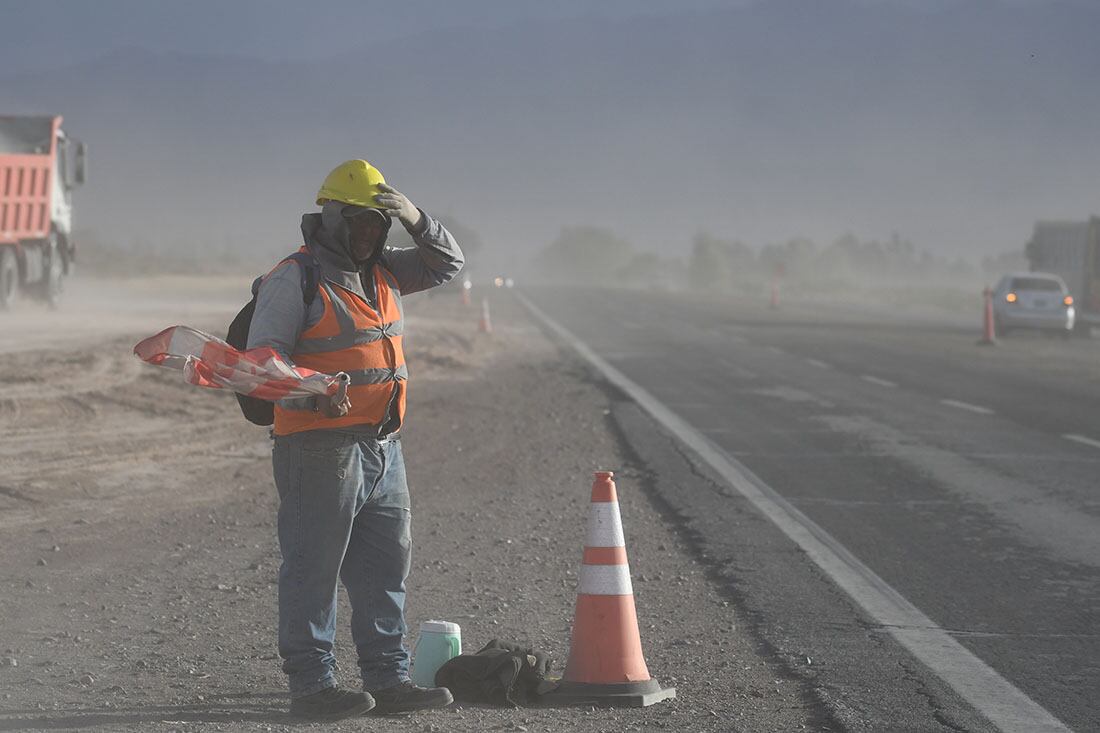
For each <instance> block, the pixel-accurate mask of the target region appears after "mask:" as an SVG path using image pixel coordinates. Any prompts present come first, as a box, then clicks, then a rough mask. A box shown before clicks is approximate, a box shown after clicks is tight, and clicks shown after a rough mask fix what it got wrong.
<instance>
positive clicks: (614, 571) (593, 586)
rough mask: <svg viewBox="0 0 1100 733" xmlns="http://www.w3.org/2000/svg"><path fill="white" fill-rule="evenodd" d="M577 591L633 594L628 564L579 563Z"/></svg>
mask: <svg viewBox="0 0 1100 733" xmlns="http://www.w3.org/2000/svg"><path fill="white" fill-rule="evenodd" d="M577 592H578V593H584V594H585V595H590V596H629V595H633V594H634V586H632V585H631V584H630V566H629V565H581V583H580V587H579V588H578V589H577Z"/></svg>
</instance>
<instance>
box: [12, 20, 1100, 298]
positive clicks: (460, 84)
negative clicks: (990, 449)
mask: <svg viewBox="0 0 1100 733" xmlns="http://www.w3.org/2000/svg"><path fill="white" fill-rule="evenodd" d="M498 6H501V7H503V6H502V5H501V4H499V3H488V2H483V3H479V4H476V5H474V6H471V8H472V10H473V14H465V15H463V17H462V18H461V19H456V18H455V17H453V14H450V13H446V12H439V13H433V12H429V11H428V10H427V9H424V12H422V13H421V14H420V15H419V16H418V23H417V24H415V25H399V24H396V23H389V24H387V23H385V22H383V21H379V20H378V18H379V14H380V13H383V11H382V10H381V9H379V8H374V7H373V6H364V7H359V6H358V5H355V6H346V5H344V4H339V3H338V4H336V5H334V6H333V7H332V8H330V11H331V12H330V13H329V14H326V13H324V12H320V15H322V16H323V17H330V16H331V14H335V15H338V16H339V17H341V22H340V25H341V26H353V27H356V28H361V29H362V32H357V33H355V34H348V33H347V32H335V31H334V35H333V41H334V42H333V43H332V44H331V49H330V52H329V53H326V49H325V48H323V47H319V46H321V45H323V44H319V43H318V42H317V41H316V40H312V41H311V43H312V45H309V44H305V45H299V44H296V43H295V38H296V30H295V28H296V26H295V23H296V22H299V21H300V22H305V20H306V19H310V24H311V25H310V26H309V27H315V26H316V24H317V22H318V20H317V17H316V16H317V15H318V12H313V11H311V12H310V13H308V15H307V14H306V11H304V10H298V9H296V8H291V7H288V8H284V9H283V11H285V12H283V11H280V12H279V13H276V12H274V10H273V11H272V12H271V14H270V16H265V17H264V18H263V19H262V22H259V21H254V20H252V19H250V18H249V17H246V15H247V14H246V13H244V12H243V11H241V12H238V13H234V12H233V11H231V10H221V11H215V10H214V6H213V5H206V6H201V7H200V6H196V12H198V11H199V10H201V9H202V8H203V7H205V8H206V9H207V10H209V11H211V12H212V13H214V12H218V13H224V15H222V16H219V17H220V18H221V24H222V25H223V27H222V28H221V29H220V30H219V31H218V33H217V34H214V35H213V36H211V37H210V38H206V39H205V40H202V39H203V38H204V37H203V36H201V34H200V33H199V30H198V29H195V28H191V29H189V30H188V29H187V27H186V25H184V27H183V30H182V31H181V32H185V33H191V34H193V36H194V37H195V39H196V40H195V42H194V44H193V45H192V48H193V49H195V50H188V49H187V48H186V47H185V46H186V43H185V41H184V40H183V39H181V38H178V37H175V36H173V40H172V41H171V42H167V41H164V40H163V39H164V38H166V36H165V35H164V34H165V32H166V31H165V29H164V28H162V27H160V24H157V23H156V22H155V20H156V16H157V14H158V12H160V11H159V10H158V9H157V6H144V5H138V6H136V7H135V6H131V5H127V4H125V3H101V4H98V5H97V6H96V7H97V8H98V9H99V10H98V11H97V14H96V22H95V23H93V22H92V21H91V20H89V19H88V18H87V17H86V16H87V15H88V12H87V11H83V12H82V13H77V12H76V11H72V12H71V13H69V14H66V13H65V12H63V11H61V10H58V9H57V8H56V7H55V8H54V9H52V10H36V9H34V7H33V6H32V4H18V3H8V4H7V5H6V10H5V14H6V19H7V20H8V22H7V23H5V24H4V26H5V30H4V31H0V39H3V40H6V41H11V42H12V43H15V40H16V39H17V38H18V37H20V36H22V35H24V34H26V33H29V32H31V31H32V30H33V27H34V26H35V24H36V23H42V22H46V21H49V22H53V23H55V24H58V25H59V26H60V27H61V28H62V32H63V33H64V34H68V35H69V36H71V39H72V42H71V44H69V47H68V48H67V50H66V52H65V53H64V54H59V55H60V56H61V57H63V58H67V59H68V62H64V61H62V62H56V63H55V64H53V65H46V64H43V65H41V66H40V67H38V68H36V66H35V65H34V64H31V63H29V62H28V61H27V59H26V58H25V57H22V56H18V55H17V54H16V50H17V49H18V48H19V46H18V44H15V45H14V46H13V47H12V50H9V51H8V52H6V54H5V55H4V56H0V59H3V60H4V62H5V68H7V69H10V71H9V72H7V73H3V72H0V89H2V90H3V99H4V103H5V104H4V106H5V111H6V112H8V113H47V112H48V113H55V112H56V113H61V114H64V115H65V118H66V125H67V128H68V129H69V130H70V131H72V132H73V134H78V135H80V136H81V137H82V138H83V139H84V140H86V141H87V142H88V143H89V145H90V148H91V150H92V154H91V165H92V168H91V172H92V176H93V178H92V183H91V184H90V185H89V186H87V187H86V188H85V189H84V190H82V191H81V192H80V194H79V199H78V203H77V208H78V213H77V222H78V224H77V227H78V229H79V234H80V242H81V244H83V245H85V246H86V249H85V252H86V253H87V255H88V257H87V258H85V259H86V261H87V260H88V259H92V260H95V261H96V262H95V265H93V266H94V267H96V268H100V269H102V266H103V265H102V261H103V259H104V257H97V253H99V252H105V253H109V254H110V256H109V257H108V258H107V259H109V260H110V261H111V262H112V263H114V264H112V265H111V267H113V268H114V267H117V268H123V269H125V268H136V269H138V270H148V269H155V268H156V267H157V266H158V265H156V264H155V263H157V262H160V263H163V265H164V266H166V267H168V268H169V269H173V270H188V271H191V270H194V271H202V272H218V271H224V270H231V271H234V272H253V271H256V270H257V269H262V268H263V267H265V266H267V265H269V264H270V263H271V262H272V261H273V258H277V257H278V256H280V255H282V254H284V253H285V252H287V251H288V250H289V249H292V248H294V247H296V246H297V245H298V243H299V241H300V236H299V234H298V220H299V217H300V215H301V213H303V212H305V211H309V210H312V208H313V207H312V206H311V204H312V198H313V196H314V194H315V192H316V188H317V186H318V183H319V181H320V180H321V178H322V177H323V176H324V174H325V173H326V172H327V171H328V169H329V168H331V167H332V166H333V165H335V164H336V163H337V162H339V161H340V160H343V159H346V158H348V157H351V156H364V157H367V158H368V159H370V160H371V161H372V162H374V163H376V164H377V165H378V166H379V167H380V168H381V169H382V170H383V171H384V172H385V173H386V175H387V177H388V178H389V179H390V180H391V181H392V182H393V183H394V184H395V185H397V186H398V187H399V188H401V189H402V190H404V191H405V192H407V193H408V194H409V195H410V197H412V198H413V200H414V201H416V202H417V203H419V204H420V205H421V206H423V207H424V208H425V209H426V210H428V211H429V212H431V213H433V214H435V215H438V216H440V218H442V219H443V220H444V221H445V222H446V223H447V224H448V225H451V226H458V227H459V228H461V229H463V231H465V232H468V233H469V235H470V236H469V237H468V239H470V240H471V241H474V240H475V238H476V244H475V248H476V249H479V250H480V251H479V252H477V257H475V258H473V260H472V264H471V268H470V271H469V274H470V275H471V276H472V277H475V278H476V277H490V276H492V275H495V274H498V273H501V272H507V273H508V274H515V275H516V276H518V277H528V276H530V275H539V274H543V273H546V272H547V271H548V268H547V267H546V266H545V264H546V262H547V257H548V256H551V253H552V252H553V251H554V250H553V246H554V243H555V242H559V243H560V240H561V239H562V238H563V237H565V238H569V237H571V236H574V235H575V234H576V233H577V232H578V231H582V230H583V231H589V232H590V233H593V234H594V236H596V237H597V240H599V239H601V238H602V239H603V240H607V239H608V238H611V239H614V240H616V241H618V242H621V243H624V244H625V245H626V246H628V248H629V253H630V254H629V256H628V257H627V259H626V260H623V261H622V262H618V263H617V264H618V267H613V268H611V269H610V270H604V271H601V272H600V273H599V278H600V280H601V281H602V282H605V283H618V282H622V283H627V284H629V283H638V282H641V283H646V282H653V281H661V282H662V283H663V284H664V285H666V286H667V285H674V286H675V287H681V286H685V287H708V288H709V287H722V286H727V285H728V286H730V287H745V288H750V289H760V288H767V287H768V286H769V285H768V283H769V281H770V280H771V279H772V278H773V276H774V275H775V273H776V268H777V267H779V268H780V270H782V271H784V277H785V278H786V280H787V281H788V282H787V286H786V287H788V288H790V287H792V286H794V287H802V285H803V283H804V284H806V285H807V286H813V287H823V286H824V285H825V284H826V283H834V284H836V285H838V286H839V287H840V289H841V290H843V289H845V288H850V287H852V286H854V285H858V286H859V287H861V288H862V287H864V286H867V287H872V288H873V287H878V286H893V285H894V283H896V282H898V281H912V282H913V284H914V285H927V284H928V283H930V282H935V283H936V284H937V286H940V285H942V286H950V287H955V286H960V287H964V288H968V289H971V290H972V289H974V288H975V287H980V286H981V285H982V284H983V283H984V282H986V281H988V280H989V279H990V278H991V277H994V276H995V275H996V272H994V271H996V270H998V269H1004V268H1001V267H1000V265H998V264H997V263H1000V264H1001V265H1007V266H1009V267H1016V266H1018V264H1019V258H1018V257H1016V255H1017V254H1019V253H1022V249H1023V246H1024V243H1025V242H1026V241H1027V238H1028V236H1029V234H1030V231H1031V227H1032V225H1033V223H1034V221H1035V220H1037V219H1073V220H1079V219H1080V220H1083V219H1085V218H1087V217H1088V215H1090V214H1091V213H1094V211H1095V209H1096V207H1095V201H1096V185H1095V180H1096V178H1095V172H1096V171H1097V170H1098V169H1100V145H1097V142H1098V140H1097V137H1098V135H1100V133H1098V132H1097V129H1096V126H1095V124H1094V121H1095V120H1096V119H1098V113H1100V97H1098V95H1096V94H1095V93H1094V89H1093V84H1094V80H1095V75H1096V72H1097V71H1100V46H1097V44H1096V43H1095V35H1094V32H1093V30H1094V29H1095V28H1096V27H1098V26H1100V8H1097V7H1096V6H1095V5H1094V4H1090V3H1078V2H1056V1H1052V2H1033V3H1018V2H977V3H948V2H943V3H903V2H857V1H855V0H852V1H849V2H837V3H829V4H816V3H803V2H793V1H787V0H779V1H777V2H756V3H743V2H742V3H730V4H722V3H692V4H690V5H685V6H684V7H683V9H682V10H680V11H673V10H672V9H667V8H660V7H655V6H650V5H645V6H644V7H643V8H640V9H639V10H638V11H637V12H631V11H630V10H629V8H627V7H624V8H619V9H618V11H616V12H614V13H612V12H611V11H605V12H599V13H596V12H590V13H586V12H585V11H582V10H577V9H573V10H571V11H562V12H561V13H557V14H554V13H545V14H532V15H530V16H526V15H524V14H523V13H516V12H512V13H505V14H504V15H503V16H501V18H502V19H501V18H498V17H497V15H496V14H495V13H494V10H497V9H498ZM59 7H60V8H65V7H70V9H71V8H72V7H75V5H72V6H66V5H65V4H61V5H60V6H59ZM415 7H418V8H419V7H420V6H415ZM616 7H617V6H616ZM123 12H126V13H129V14H131V15H132V16H133V17H134V19H133V21H132V23H131V24H130V25H132V27H133V32H132V33H129V34H128V33H127V32H126V31H125V30H119V29H117V28H116V29H115V30H113V31H111V32H110V33H102V34H100V35H99V36H95V37H84V36H82V35H81V34H80V33H79V32H78V28H77V27H75V26H76V24H75V22H74V18H68V16H69V15H73V16H75V18H76V19H79V18H81V17H83V18H84V21H83V22H84V24H85V26H88V25H89V24H91V26H92V27H96V23H99V24H100V25H102V24H103V23H105V22H108V20H109V19H110V18H111V17H114V16H116V15H117V14H119V13H123ZM410 12H411V11H410ZM477 12H481V13H483V14H484V17H485V22H478V21H477V17H476V13H477ZM276 16H280V17H281V18H282V19H281V20H280V17H276ZM402 17H404V16H402ZM66 18H68V20H69V22H68V23H65V22H61V21H63V20H65V19H66ZM105 19H107V20H105ZM494 19H495V20H494ZM372 23H373V24H374V25H376V26H377V27H378V28H379V31H378V39H377V40H375V39H374V38H372V34H371V32H370V28H371V26H372ZM229 29H231V30H233V32H234V33H235V34H236V36H237V37H239V38H240V39H244V40H242V41H241V42H240V43H238V44H234V43H233V42H232V40H231V39H230V38H229V37H228V36H229V35H230V34H229ZM257 29H262V33H263V35H262V36H255V35H253V34H254V33H256V32H260V31H259V30H257ZM311 38H312V37H311ZM281 48H296V49H297V52H291V51H286V52H285V53H284V52H282V51H280V49H281ZM78 56H79V58H77V57H78ZM58 64H60V65H58ZM558 251H559V252H560V248H559V250H558ZM625 252H626V250H625V249H624V250H622V251H621V252H620V254H622V253H625ZM131 253H132V257H131V256H130V254H131ZM601 256H602V255H601ZM585 258H586V256H582V258H581V260H582V261H579V262H577V263H575V265H574V264H570V263H559V265H560V266H554V267H551V268H550V269H551V270H553V271H558V272H559V273H560V274H564V275H566V276H567V277H571V276H572V272H573V270H576V269H578V268H579V269H581V270H583V269H584V268H585V267H586V266H588V265H586V263H585V262H584V261H583V260H584V259H585ZM599 258H600V256H597V257H596V259H597V260H598V259H599ZM535 264H537V265H538V267H535V268H532V265H535ZM711 265H715V266H716V268H717V269H715V267H711ZM807 269H811V270H812V271H813V277H810V278H806V277H803V275H802V273H804V272H805V271H806V270H807ZM704 270H705V271H706V273H705V275H704V276H703V277H699V276H698V275H699V273H701V272H702V271H704ZM693 273H695V274H694V275H693ZM727 275H728V277H727Z"/></svg>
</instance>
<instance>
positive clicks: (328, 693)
mask: <svg viewBox="0 0 1100 733" xmlns="http://www.w3.org/2000/svg"><path fill="white" fill-rule="evenodd" d="M373 707H374V698H373V697H371V696H370V694H369V693H366V692H360V691H359V690H349V689H348V688H347V687H340V686H336V687H329V688H326V689H324V690H321V691H320V692H315V693H313V694H312V695H306V696H305V697H296V698H294V699H293V700H291V701H290V714H291V715H293V716H295V717H298V718H308V719H310V720H343V719H344V718H353V717H355V716H357V715H362V714H363V713H365V712H367V711H368V710H370V709H371V708H373Z"/></svg>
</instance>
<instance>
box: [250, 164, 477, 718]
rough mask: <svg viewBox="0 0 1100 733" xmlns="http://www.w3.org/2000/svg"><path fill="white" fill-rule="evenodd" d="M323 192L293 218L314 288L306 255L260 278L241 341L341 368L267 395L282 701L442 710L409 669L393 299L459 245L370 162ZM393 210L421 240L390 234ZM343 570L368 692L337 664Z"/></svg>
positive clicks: (337, 709) (397, 307)
mask: <svg viewBox="0 0 1100 733" xmlns="http://www.w3.org/2000/svg"><path fill="white" fill-rule="evenodd" d="M317 203H318V204H319V205H321V206H322V209H321V212H320V213H312V214H306V215H304V216H303V217H302V234H303V236H304V238H305V247H304V250H305V251H307V252H308V253H309V254H311V255H313V257H314V258H316V261H317V262H318V263H319V274H320V277H319V278H318V281H319V285H318V287H317V291H316V293H315V294H309V293H303V287H305V286H304V285H303V283H304V282H306V279H305V278H303V277H302V269H301V268H302V265H300V264H299V263H298V262H296V261H294V260H286V261H284V262H282V263H281V264H280V265H279V266H277V267H276V268H275V269H274V270H272V272H271V273H269V274H268V275H267V276H266V277H265V278H264V279H263V281H262V283H261V285H260V288H259V291H258V294H257V301H256V310H255V314H254V316H253V318H252V323H251V327H250V329H249V338H248V348H250V349H251V348H255V347H259V346H268V347H271V348H273V349H275V350H276V351H278V352H279V353H280V354H281V355H282V356H283V357H284V358H286V359H287V360H288V361H290V362H292V363H293V364H295V365H296V366H298V367H306V368H309V369H313V370H315V371H319V372H324V373H328V374H336V373H339V372H345V373H347V374H348V375H350V377H351V386H350V387H349V388H348V392H347V397H346V398H345V399H343V400H342V401H339V402H337V401H336V400H335V399H334V398H326V397H321V398H306V399H297V400H281V401H279V402H277V403H275V425H274V429H273V431H272V433H273V436H274V449H273V465H274V473H275V484H276V487H277V488H278V490H279V500H280V503H279V525H278V534H279V548H280V551H281V553H282V558H283V563H282V567H281V569H280V571H279V654H280V656H281V657H282V659H283V671H284V672H286V674H287V676H288V682H289V687H290V696H291V703H290V712H291V714H294V715H299V716H303V717H308V718H312V719H328V720H334V719H340V718H346V717H350V716H354V715H360V714H362V713H364V712H367V711H368V710H372V709H373V710H374V712H377V713H399V712H408V711H412V710H420V709H424V708H435V707H443V706H445V705H448V704H450V703H451V702H452V700H453V698H452V696H451V693H450V692H449V691H448V690H447V689H446V688H442V687H440V688H422V687H418V686H416V685H414V684H413V683H412V682H411V681H410V680H409V673H408V668H409V652H408V649H407V648H406V646H405V643H404V634H405V631H406V626H405V614H404V606H405V580H406V578H407V577H408V574H409V568H410V549H411V538H410V532H409V490H408V487H407V485H406V483H405V465H404V461H403V458H402V453H401V442H400V440H399V437H400V432H399V431H400V429H401V425H402V421H403V419H404V412H405V390H406V386H407V384H408V381H407V379H408V372H407V370H406V367H405V358H404V354H403V351H402V331H403V323H402V307H401V299H402V297H404V296H406V295H409V294H410V293H415V292H417V291H420V290H426V289H428V288H432V287H435V286H437V285H442V284H444V283H446V282H447V281H449V280H451V279H452V278H453V277H454V276H455V275H457V274H458V272H459V271H460V270H461V269H462V265H463V256H462V251H461V250H460V249H459V247H458V244H457V243H456V242H455V240H454V237H452V236H451V234H450V233H449V232H448V231H447V230H446V229H445V228H444V227H443V225H442V224H440V223H439V222H438V221H437V220H435V219H433V218H432V217H430V216H428V215H427V214H425V213H424V212H423V211H422V210H420V209H418V208H417V207H416V206H414V205H413V204H412V202H411V201H409V199H408V198H407V197H406V196H404V195H403V194H401V193H400V192H398V191H397V190H396V189H394V188H392V187H391V186H388V185H386V182H385V179H384V178H383V177H382V174H381V173H380V172H379V171H378V169H377V168H375V167H374V166H372V165H370V164H369V163H367V162H366V161H364V160H350V161H347V162H346V163H342V164H341V165H339V166H337V167H336V168H335V169H334V170H333V171H332V173H330V174H329V176H328V178H326V179H325V182H324V185H322V186H321V190H320V191H319V192H318V194H317ZM393 218H396V219H398V220H400V222H401V223H402V224H403V225H404V227H405V229H406V230H407V231H408V232H409V234H410V235H411V236H412V239H413V241H414V242H415V243H416V246H415V247H413V248H408V249H397V248H393V247H386V246H385V241H386V235H387V232H388V231H389V227H390V223H391V221H392V219H393ZM310 295H313V296H314V297H312V298H310V297H309V296H310ZM307 301H308V302H307ZM337 578H339V579H340V580H341V581H342V582H343V584H344V587H345V589H346V590H347V594H348V599H349V601H350V602H351V608H352V612H351V632H352V637H353V639H354V641H355V647H356V651H357V653H358V658H359V671H360V674H361V677H362V681H363V689H362V690H358V689H349V688H346V687H343V686H341V685H339V684H338V683H337V681H336V679H335V676H334V674H333V670H334V667H335V661H336V659H335V656H334V654H333V635H334V632H335V625H336V588H337Z"/></svg>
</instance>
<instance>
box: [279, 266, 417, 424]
mask: <svg viewBox="0 0 1100 733" xmlns="http://www.w3.org/2000/svg"><path fill="white" fill-rule="evenodd" d="M372 273H373V277H374V283H375V292H376V293H377V304H378V308H377V310H375V309H373V308H371V307H370V306H369V305H367V302H366V301H365V300H363V299H362V298H360V297H359V296H358V295H355V294H354V293H352V292H350V291H347V290H345V289H344V288H341V287H339V286H336V285H333V284H332V283H329V282H327V281H326V280H324V279H322V280H321V283H320V285H319V286H318V289H317V294H318V295H319V296H320V297H321V301H322V302H323V303H324V306H325V311H324V314H323V315H322V316H321V320H319V321H318V322H317V323H315V324H314V325H312V326H310V327H309V328H307V329H306V330H305V331H304V332H303V333H302V335H301V336H300V337H299V338H298V344H297V345H296V346H295V347H294V353H293V354H291V360H292V361H293V362H294V364H295V365H296V366H300V367H306V368H308V369H314V370H316V371H319V372H324V373H325V374H336V373H337V372H346V373H347V374H348V376H350V377H351V385H350V386H349V387H348V397H349V399H350V400H351V410H349V411H348V414H347V415H344V416H343V417H325V415H324V413H321V412H318V411H314V410H312V409H302V410H295V409H288V408H285V407H282V406H281V405H280V404H279V403H276V404H275V434H276V435H290V434H291V433H300V432H302V431H304V430H324V429H331V428H346V427H351V426H353V425H355V426H361V425H375V426H379V427H381V426H382V424H383V423H384V422H385V421H386V419H387V418H388V417H389V416H390V415H391V414H392V415H395V416H396V424H395V425H392V426H389V427H388V428H387V433H391V434H392V433H395V432H397V430H398V429H399V428H400V427H401V423H402V422H404V419H405V391H406V388H407V385H408V378H409V372H408V369H407V367H406V366H405V352H404V350H403V348H402V344H401V342H402V333H403V331H404V326H403V311H402V308H401V291H400V290H398V289H397V282H396V280H394V277H393V275H392V274H391V273H390V272H389V271H388V270H386V269H385V268H383V267H382V266H381V265H375V266H374V267H373V268H372ZM391 404H392V405H393V406H394V408H395V409H394V411H393V412H392V413H391V409H390V406H391Z"/></svg>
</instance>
